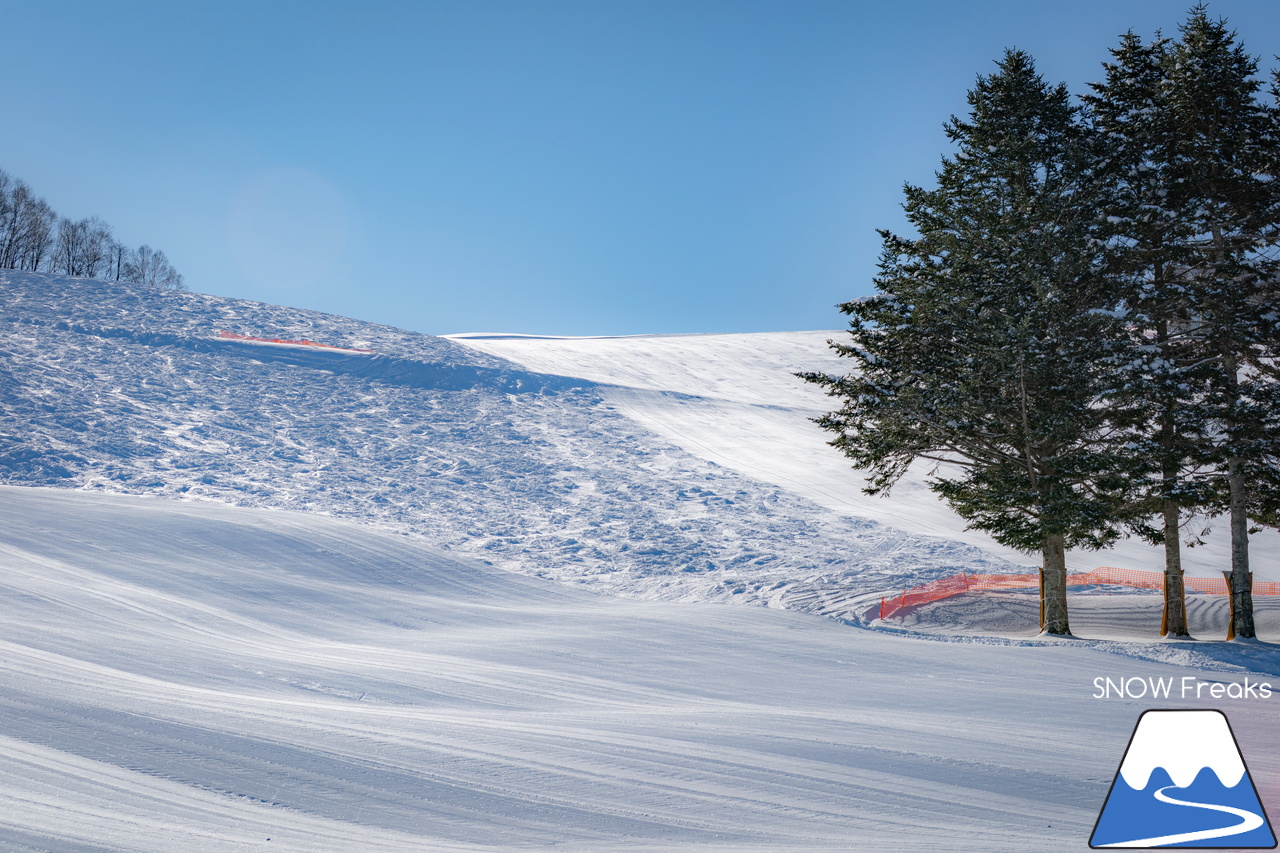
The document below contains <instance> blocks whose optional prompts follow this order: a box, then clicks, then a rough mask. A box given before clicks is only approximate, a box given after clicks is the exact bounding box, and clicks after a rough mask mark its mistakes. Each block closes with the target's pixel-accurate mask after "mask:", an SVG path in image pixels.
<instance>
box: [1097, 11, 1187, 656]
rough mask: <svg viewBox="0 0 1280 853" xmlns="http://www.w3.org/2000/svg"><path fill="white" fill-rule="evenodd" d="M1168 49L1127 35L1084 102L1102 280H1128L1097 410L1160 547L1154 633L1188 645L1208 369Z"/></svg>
mask: <svg viewBox="0 0 1280 853" xmlns="http://www.w3.org/2000/svg"><path fill="white" fill-rule="evenodd" d="M1169 52H1170V45H1169V42H1168V40H1166V39H1163V38H1160V37H1158V36H1157V38H1156V40H1155V41H1154V42H1152V43H1151V44H1144V43H1143V42H1142V40H1141V39H1140V38H1139V37H1138V36H1136V35H1134V34H1133V33H1132V32H1129V33H1127V34H1125V35H1124V36H1123V37H1122V39H1121V43H1120V46H1119V47H1118V48H1116V49H1114V50H1112V52H1111V53H1112V56H1113V58H1114V61H1113V62H1111V63H1105V64H1104V68H1105V72H1106V76H1105V79H1104V81H1103V82H1102V83H1097V84H1094V85H1093V86H1092V89H1093V95H1090V96H1086V97H1085V98H1084V101H1085V103H1086V105H1087V106H1088V107H1089V108H1090V110H1091V114H1092V117H1093V121H1094V126H1095V128H1096V130H1097V132H1098V133H1099V134H1100V136H1101V143H1102V146H1103V150H1104V152H1105V153H1104V156H1102V157H1101V158H1100V159H1099V161H1098V163H1097V166H1096V169H1097V173H1098V178H1099V179H1100V180H1103V181H1105V182H1106V184H1107V187H1108V198H1109V207H1108V217H1107V221H1108V224H1109V226H1110V230H1111V241H1112V243H1113V246H1114V247H1115V248H1116V249H1117V251H1113V252H1112V253H1111V255H1110V272H1111V273H1112V274H1114V275H1115V276H1116V277H1117V279H1118V280H1119V281H1122V282H1125V283H1126V285H1127V286H1126V288H1125V291H1124V303H1123V311H1124V319H1125V322H1124V324H1123V330H1124V331H1125V332H1127V343H1128V346H1127V347H1124V348H1123V349H1122V351H1121V352H1119V353H1118V354H1116V355H1115V356H1113V358H1114V359H1115V361H1114V366H1115V367H1116V369H1117V371H1118V372H1119V373H1120V376H1119V378H1118V381H1117V383H1116V386H1115V388H1114V389H1113V390H1112V391H1111V393H1110V394H1109V395H1108V396H1107V398H1106V399H1105V401H1104V405H1106V406H1107V407H1108V408H1109V411H1110V413H1111V416H1112V418H1113V420H1116V421H1118V422H1120V423H1123V424H1124V425H1125V426H1127V427H1128V429H1129V430H1130V431H1131V432H1132V434H1133V438H1132V441H1131V442H1130V443H1129V444H1128V445H1127V448H1128V450H1129V454H1128V460H1127V464H1125V465H1124V466H1123V467H1124V470H1125V471H1126V474H1127V476H1128V477H1129V478H1130V483H1131V486H1132V487H1133V490H1134V500H1135V501H1137V502H1138V505H1139V507H1145V509H1146V513H1147V515H1149V516H1155V517H1158V518H1159V521H1158V523H1157V524H1156V525H1153V524H1151V523H1150V521H1149V520H1148V518H1146V517H1137V518H1134V519H1133V521H1132V522H1131V526H1132V528H1133V529H1134V531H1135V532H1137V533H1139V534H1140V535H1142V536H1143V537H1144V538H1146V539H1147V540H1149V541H1151V542H1152V543H1163V545H1164V554H1165V578H1164V599H1165V600H1164V612H1163V616H1162V619H1161V633H1162V634H1164V635H1167V636H1174V637H1187V636H1189V631H1188V627H1187V617H1186V599H1185V595H1186V593H1185V583H1184V579H1183V572H1182V558H1181V550H1180V545H1181V542H1180V539H1181V525H1182V520H1183V517H1184V515H1185V514H1189V513H1190V512H1194V511H1195V510H1197V509H1202V508H1204V507H1205V505H1206V504H1207V502H1208V501H1209V494H1208V492H1207V489H1206V483H1205V482H1204V480H1203V479H1202V478H1200V477H1198V476H1197V475H1198V474H1202V473H1203V452H1202V451H1201V450H1200V448H1202V447H1203V445H1204V444H1205V442H1207V441H1208V440H1209V439H1208V438H1207V436H1208V429H1209V428H1208V424H1207V421H1206V413H1205V411H1204V407H1203V406H1202V405H1201V399H1202V397H1203V393H1204V389H1205V387H1206V383H1207V382H1208V375H1209V373H1208V372H1209V370H1210V368H1211V365H1210V363H1209V362H1208V361H1207V360H1206V359H1204V358H1203V356H1202V354H1201V353H1199V352H1198V351H1197V350H1198V347H1197V341H1196V325H1195V323H1194V322H1193V321H1192V318H1193V315H1194V306H1193V304H1192V302H1191V300H1190V299H1189V294H1188V290H1187V287H1186V285H1185V282H1184V281H1183V279H1184V277H1185V275H1184V274H1185V271H1186V270H1187V269H1189V268H1190V266H1191V265H1192V264H1193V263H1194V261H1193V260H1192V258H1191V255H1192V251H1191V241H1192V238H1193V236H1194V234H1193V227H1192V225H1191V221H1192V219H1193V216H1192V215H1191V214H1192V212H1193V211H1192V210H1191V209H1190V208H1189V200H1188V199H1186V198H1184V197H1181V196H1179V195H1177V194H1171V193H1170V187H1171V185H1172V180H1173V178H1172V168H1173V159H1172V154H1173V151H1174V150H1175V147H1176V144H1177V128H1176V122H1175V121H1174V118H1173V115H1172V113H1171V111H1170V109H1169V105H1168V86H1167V70H1168V65H1169Z"/></svg>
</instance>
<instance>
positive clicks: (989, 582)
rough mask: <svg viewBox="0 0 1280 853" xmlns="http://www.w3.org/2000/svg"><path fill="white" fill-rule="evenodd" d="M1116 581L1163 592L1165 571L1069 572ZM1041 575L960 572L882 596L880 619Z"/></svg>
mask: <svg viewBox="0 0 1280 853" xmlns="http://www.w3.org/2000/svg"><path fill="white" fill-rule="evenodd" d="M1183 583H1184V585H1185V586H1186V588H1187V591H1188V592H1206V593H1217V594H1219V595H1226V594H1227V582H1226V580H1225V579H1224V578H1221V577H1218V578H1193V577H1188V576H1185V575H1184V576H1183ZM1100 584H1114V585H1116V586H1128V587H1133V588H1135V589H1154V590H1156V591H1158V592H1163V591H1164V574H1163V573H1162V572H1139V571H1134V570H1133V569H1117V568H1113V567H1111V566H1100V567H1099V568H1096V569H1094V570H1093V571H1091V572H1082V573H1080V574H1075V575H1067V585H1068V586H1097V585H1100ZM1039 588H1040V575H1039V573H1032V574H1027V575H970V574H959V575H951V576H950V577H945V578H939V579H938V580H936V581H930V582H929V583H926V584H921V585H920V586H915V587H912V588H911V589H904V590H903V591H902V594H901V595H896V596H894V597H892V598H881V599H880V618H881V619H884V618H885V617H886V616H892V615H893V614H894V613H896V612H898V611H899V610H901V609H902V608H904V607H912V606H914V605H917V604H928V603H929V602H931V601H940V600H942V599H944V598H950V597H951V596H953V595H960V594H961V593H962V592H973V591H975V590H985V589H1039ZM1253 594H1254V595H1280V583H1275V582H1273V581H1254V582H1253Z"/></svg>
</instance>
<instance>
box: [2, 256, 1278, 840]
mask: <svg viewBox="0 0 1280 853" xmlns="http://www.w3.org/2000/svg"><path fill="white" fill-rule="evenodd" d="M221 329H228V330H232V331H235V332H236V333H238V334H244V335H251V336H258V337H269V338H280V339H290V340H301V339H306V340H311V341H316V342H320V343H324V344H329V345H332V346H336V347H349V348H358V349H372V350H375V354H373V355H367V354H362V355H359V356H355V355H353V354H349V353H342V352H336V351H324V350H318V349H313V348H301V347H256V346H243V345H240V344H236V343H234V342H231V341H226V340H220V339H219V338H218V332H219V330H221ZM834 334H836V333H824V332H813V333H810V332H804V333H785V334H783V333H779V334H776V335H735V336H716V335H709V336H667V337H634V338H624V339H610V338H597V339H585V340H566V339H537V338H524V339H517V338H510V337H504V336H493V335H490V336H473V337H467V338H458V339H454V340H448V339H443V338H438V337H431V336H427V335H420V334H415V333H412V332H406V331H403V330H398V329H392V328H388V327H385V326H377V325H373V324H369V323H362V322H360V321H356V320H351V319H347V318H342V317H334V316H331V315H325V314H319V313H316V312H309V311H302V310H297V309H290V308H281V307H277V306H270V305H262V304H259V303H253V302H245V301H242V300H231V299H221V298H217V297H211V296H203V295H200V294H184V293H155V292H148V291H144V290H139V289H138V288H136V287H132V286H128V285H121V284H114V283H106V282H96V281H88V280H81V279H69V278H63V277H57V276H45V275H37V274H29V273H14V272H9V271H4V272H0V481H3V482H4V483H6V484H8V485H2V486H0V514H2V516H3V518H4V519H5V524H4V525H2V526H0V565H2V566H3V569H4V570H3V572H0V625H3V630H0V683H2V684H3V686H4V690H3V691H0V803H2V804H3V807H2V808H0V849H13V850H53V851H103V850H109V851H148V852H150V851H170V850H173V851H179V850H180V851H238V850H264V849H270V850H286V851H287V850H295V851H348V850H378V851H397V850H404V851H410V850H412V851H421V850H495V851H496V850H513V849H516V850H518V849H535V850H537V849H556V850H569V851H611V850H619V851H621V850H645V851H671V850H695V849H696V850H723V851H729V850H734V851H737V850H746V851H753V850H754V851H764V850H841V849H846V850H893V851H898V850H901V851H914V850H922V851H923V850H928V851H935V850H947V851H958V853H965V851H1010V853H1014V851H1017V853H1023V851H1026V850H1055V851H1057V850H1084V849H1085V848H1086V844H1087V839H1088V837H1089V833H1090V830H1091V828H1092V826H1093V821H1094V819H1095V818H1096V816H1097V813H1098V809H1099V808H1100V807H1101V804H1102V801H1103V799H1104V798H1105V796H1106V792H1107V789H1108V786H1109V785H1110V783H1111V780H1112V779H1113V777H1114V774H1115V772H1116V769H1117V767H1118V764H1119V761H1120V758H1121V756H1122V754H1123V749H1124V745H1125V744H1126V743H1127V740H1128V737H1129V733H1130V732H1131V731H1132V727H1133V725H1134V722H1135V721H1136V719H1137V717H1138V714H1139V713H1140V712H1141V711H1142V710H1145V709H1146V708H1148V707H1151V702H1152V699H1151V698H1150V697H1146V698H1138V697H1133V696H1128V697H1125V696H1111V697H1110V698H1103V699H1099V698H1096V691H1097V686H1096V685H1097V683H1098V679H1099V678H1113V679H1116V680H1118V681H1117V683H1123V684H1127V685H1135V684H1137V685H1141V684H1142V683H1144V681H1145V683H1148V684H1151V683H1158V682H1159V681H1160V680H1162V679H1163V680H1166V681H1167V682H1168V683H1174V680H1177V683H1179V684H1180V683H1182V680H1184V679H1190V680H1191V681H1192V682H1193V683H1198V684H1202V685H1203V684H1214V685H1222V684H1228V685H1232V686H1235V687H1236V688H1238V687H1239V685H1240V684H1241V683H1242V682H1244V681H1246V680H1248V679H1252V680H1253V682H1255V683H1256V682H1258V681H1259V680H1270V682H1271V683H1272V684H1273V686H1274V687H1276V688H1277V689H1280V662H1278V661H1277V658H1276V656H1275V654H1274V652H1273V649H1274V647H1273V646H1272V645H1270V644H1269V643H1266V642H1264V643H1257V644H1247V643H1218V642H1208V643H1152V642H1150V641H1149V640H1150V638H1151V637H1153V636H1154V635H1155V628H1156V626H1157V625H1158V618H1159V606H1158V600H1157V599H1156V598H1154V597H1152V596H1150V595H1128V596H1074V595H1073V597H1072V619H1073V626H1074V628H1075V630H1076V633H1077V634H1078V635H1079V636H1081V637H1088V638H1092V639H1073V640H1060V641H1046V640H1041V639H1038V638H1035V637H1034V636H1033V635H1034V632H1035V627H1034V626H1035V609H1036V603H1035V601H1034V597H1033V596H1028V595H1023V594H1016V593H1014V594H1000V595H967V596H962V597H959V598H956V599H950V600H947V601H941V602H936V603H934V604H932V605H928V606H925V607H920V608H916V609H914V610H910V611H907V612H905V613H903V614H902V615H901V617H895V618H894V619H893V620H888V622H889V624H877V628H878V629H877V630H868V629H866V628H865V627H858V626H863V625H866V624H867V614H868V613H869V611H870V610H871V608H872V607H873V605H874V603H875V602H876V601H878V598H879V595H880V594H881V593H883V592H885V591H889V590H896V589H900V588H901V587H903V586H910V585H913V584H915V583H918V582H921V581H924V580H929V579H931V578H935V577H938V576H941V575H946V574H951V573H953V572H955V571H957V570H964V571H969V572H975V571H1010V570H1021V569H1024V568H1026V567H1028V566H1030V565H1032V564H1033V561H1031V560H1029V559H1027V558H1026V557H1024V556H1022V555H1018V554H1014V553H1011V552H1008V551H1006V550H1004V549H1001V548H999V547H998V546H996V545H995V544H994V543H992V542H990V541H989V540H988V539H986V538H985V537H982V536H981V535H978V534H975V533H973V532H971V531H965V530H963V528H962V525H961V524H960V523H959V522H958V521H957V520H956V519H955V518H954V516H952V515H950V514H949V512H948V511H947V510H946V509H945V507H943V506H942V505H941V504H939V503H938V502H937V501H936V500H935V499H934V498H933V496H932V494H931V493H930V492H928V490H927V488H926V486H925V485H924V480H923V477H924V472H915V473H914V475H913V477H912V478H910V479H909V480H908V481H906V482H904V483H903V484H902V485H901V486H900V487H899V488H898V489H897V490H895V494H894V496H893V497H891V498H890V499H888V500H879V499H877V500H872V499H870V498H867V497H866V496H865V495H862V494H861V493H860V491H859V489H860V486H861V481H860V477H859V476H858V474H857V472H853V471H849V470H847V469H845V467H844V466H843V465H842V464H841V462H840V460H839V458H838V457H836V456H835V454H834V453H833V452H832V451H831V450H830V448H827V447H826V446H825V444H824V440H825V436H824V435H822V434H821V433H820V432H819V431H818V430H817V429H816V428H815V427H814V426H813V425H812V424H811V423H810V422H809V420H808V419H809V418H810V417H812V416H814V415H816V414H819V413H820V412H822V411H824V410H825V409H826V408H829V404H830V401H828V400H827V399H826V398H824V397H822V396H821V394H818V393H816V392H815V391H814V389H812V388H810V387H807V386H804V385H803V384H801V383H799V382H798V381H797V380H794V378H793V377H791V376H790V373H791V372H792V371H794V370H804V369H816V370H829V371H831V372H838V371H839V370H840V369H841V368H842V365H841V364H840V363H839V362H838V360H836V359H834V358H833V357H832V356H831V354H830V353H829V352H828V351H827V350H826V348H825V346H824V341H825V338H826V337H830V336H833V335H834ZM482 349H483V350H484V351H481V350H482ZM1273 540H1274V534H1261V535H1258V536H1256V537H1255V540H1254V542H1255V551H1254V554H1255V566H1256V567H1257V570H1258V573H1259V574H1260V575H1263V576H1270V577H1274V575H1273V574H1269V573H1272V572H1274V571H1275V568H1274V567H1275V560H1274V556H1275V555H1274V554H1273V553H1272V550H1271V549H1272V548H1273V544H1274V543H1273ZM1125 548H1128V549H1130V550H1125ZM1214 549H1217V550H1214ZM1126 555H1129V556H1126ZM1131 558H1132V562H1128V563H1126V562H1124V560H1129V559H1131ZM1073 560H1074V561H1075V562H1074V563H1073V567H1078V568H1090V567H1092V566H1093V565H1097V564H1098V563H1110V564H1113V565H1120V566H1125V567H1130V568H1147V569H1152V568H1158V566H1159V559H1158V555H1156V554H1154V552H1153V551H1152V549H1147V548H1144V547H1141V546H1136V545H1132V544H1130V545H1126V546H1124V548H1121V549H1117V550H1115V551H1113V552H1110V553H1108V554H1103V555H1073ZM1188 562H1189V563H1190V564H1191V568H1192V570H1193V571H1194V572H1197V573H1204V574H1209V573H1212V572H1213V571H1217V570H1219V569H1221V568H1222V567H1223V565H1224V564H1225V560H1224V557H1223V553H1222V548H1221V546H1220V544H1216V543H1214V542H1211V543H1210V546H1208V547H1207V548H1204V549H1197V550H1196V551H1193V552H1190V553H1189V554H1188ZM605 593H619V594H621V595H622V596H625V597H618V596H613V595H606V594H605ZM725 602H733V603H750V604H756V605H769V607H768V608H766V607H759V606H757V607H724V606H720V605H721V604H723V603H725ZM1268 608H1270V609H1268ZM1189 609H1190V615H1191V618H1192V626H1193V630H1195V631H1196V632H1197V633H1198V634H1199V635H1201V636H1205V637H1214V636H1221V632H1222V629H1223V626H1224V625H1225V614H1224V604H1223V601H1222V600H1221V597H1216V598H1214V597H1204V596H1192V601H1191V602H1190V607H1189ZM823 617H836V618H834V619H832V618H823ZM1259 626H1260V627H1259V632H1260V634H1261V635H1262V637H1263V639H1264V640H1267V641H1271V642H1274V640H1275V639H1276V637H1277V633H1276V632H1277V630H1280V614H1277V612H1276V609H1275V608H1274V607H1271V606H1270V605H1269V604H1267V605H1264V606H1263V607H1262V608H1261V609H1260V618H1259ZM1101 638H1105V639H1101ZM1237 692H1239V690H1237ZM1197 697H1198V694H1194V693H1193V695H1191V696H1190V697H1189V698H1187V697H1179V696H1175V697H1173V698H1165V699H1163V700H1162V702H1161V706H1163V707H1169V706H1176V707H1188V708H1205V707H1219V706H1221V704H1222V703H1221V702H1218V703H1214V702H1212V701H1211V700H1208V699H1200V698H1197ZM1227 704H1228V705H1229V707H1228V708H1226V710H1227V711H1228V713H1229V715H1230V718H1231V722H1232V726H1233V729H1234V731H1235V733H1236V735H1237V737H1238V738H1239V739H1240V742H1241V746H1242V747H1243V749H1244V752H1245V757H1246V760H1247V761H1248V763H1249V766H1250V768H1251V771H1252V773H1253V775H1254V778H1255V779H1256V780H1258V783H1259V793H1260V795H1261V797H1262V800H1263V802H1264V803H1276V802H1278V801H1280V788H1277V783H1276V781H1275V780H1277V779H1280V772H1278V771H1280V751H1277V750H1276V748H1275V745H1274V736H1273V735H1274V732H1275V731H1276V725H1277V722H1280V721H1278V720H1277V719H1276V717H1277V714H1276V711H1275V702H1274V700H1272V701H1261V700H1257V699H1240V700H1236V701H1233V702H1230V703H1227ZM1275 811H1280V808H1276V807H1274V806H1273V813H1274V812H1275ZM267 839H270V841H268V840H267Z"/></svg>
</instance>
